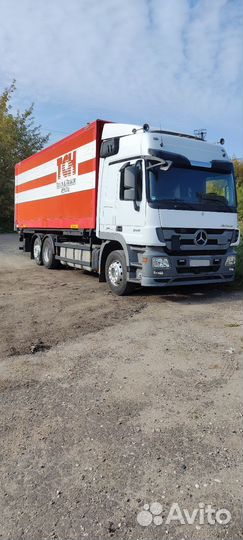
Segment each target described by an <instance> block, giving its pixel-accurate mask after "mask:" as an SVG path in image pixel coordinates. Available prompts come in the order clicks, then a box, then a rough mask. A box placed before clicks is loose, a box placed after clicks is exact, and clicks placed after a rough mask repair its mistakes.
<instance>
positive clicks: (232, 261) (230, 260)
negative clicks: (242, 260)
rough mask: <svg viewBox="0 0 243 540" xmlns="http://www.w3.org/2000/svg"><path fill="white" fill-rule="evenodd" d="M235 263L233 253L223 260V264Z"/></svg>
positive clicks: (230, 264) (233, 264)
mask: <svg viewBox="0 0 243 540" xmlns="http://www.w3.org/2000/svg"><path fill="white" fill-rule="evenodd" d="M235 264H236V256H235V255H229V257H227V259H226V261H225V266H235Z"/></svg>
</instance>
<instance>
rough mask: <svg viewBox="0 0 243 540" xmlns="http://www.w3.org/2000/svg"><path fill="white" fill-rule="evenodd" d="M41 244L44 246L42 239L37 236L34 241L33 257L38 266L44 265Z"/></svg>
mask: <svg viewBox="0 0 243 540" xmlns="http://www.w3.org/2000/svg"><path fill="white" fill-rule="evenodd" d="M41 244H42V241H41V237H40V236H37V237H36V238H35V240H34V245H33V257H34V260H35V262H36V264H38V266H41V265H42V264H43V261H42V254H41Z"/></svg>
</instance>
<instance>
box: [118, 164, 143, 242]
mask: <svg viewBox="0 0 243 540" xmlns="http://www.w3.org/2000/svg"><path fill="white" fill-rule="evenodd" d="M119 165H120V166H119V169H118V171H117V193H116V230H117V231H119V232H121V233H122V234H123V236H124V238H125V240H126V242H127V243H130V244H132V243H134V244H136V243H138V244H141V243H142V238H143V227H144V225H145V208H146V205H145V200H146V196H145V181H144V178H145V175H144V161H143V160H142V159H140V160H137V159H136V160H132V159H131V160H129V161H128V162H125V163H120V164H119ZM130 165H131V166H135V167H136V168H137V171H138V177H137V181H136V200H127V199H126V195H125V193H126V189H125V186H124V169H125V168H126V167H128V166H130Z"/></svg>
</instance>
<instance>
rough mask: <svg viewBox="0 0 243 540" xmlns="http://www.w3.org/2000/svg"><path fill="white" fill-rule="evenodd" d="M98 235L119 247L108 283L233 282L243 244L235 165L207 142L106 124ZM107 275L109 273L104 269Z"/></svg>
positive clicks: (118, 287) (120, 286)
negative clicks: (237, 248)
mask: <svg viewBox="0 0 243 540" xmlns="http://www.w3.org/2000/svg"><path fill="white" fill-rule="evenodd" d="M96 236H97V238H98V239H100V240H101V241H102V242H103V247H105V245H108V244H109V243H110V242H113V243H114V242H115V243H117V248H118V249H117V250H115V255H114V257H113V258H112V256H111V255H110V256H109V263H110V266H109V267H108V268H106V279H107V280H108V281H109V284H110V286H111V288H112V290H114V292H117V294H123V289H124V279H125V278H124V273H125V272H124V268H123V265H122V264H121V260H119V257H118V255H117V254H116V251H121V250H123V252H124V256H125V259H126V282H127V283H140V284H141V285H145V286H153V287H155V286H156V287H158V286H168V285H189V284H196V283H217V282H220V283H223V282H228V281H232V280H233V279H234V274H235V261H236V256H235V251H234V247H235V246H236V245H237V244H238V243H239V229H238V226H237V201H236V187H235V178H234V171H233V164H232V162H231V161H230V159H229V157H228V155H227V153H226V151H225V149H224V148H223V147H222V146H221V145H218V144H209V143H207V142H206V141H205V140H203V139H201V138H200V137H195V136H192V135H186V134H182V133H174V132H168V131H162V130H160V129H155V128H149V126H148V125H146V124H145V125H144V126H143V127H141V126H136V125H126V124H112V123H110V124H109V123H107V124H105V125H104V127H103V133H102V144H101V152H100V167H99V183H98V207H97V228H96ZM101 273H102V272H101Z"/></svg>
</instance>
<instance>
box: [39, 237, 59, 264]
mask: <svg viewBox="0 0 243 540" xmlns="http://www.w3.org/2000/svg"><path fill="white" fill-rule="evenodd" d="M42 260H43V264H44V266H45V267H46V268H51V269H52V268H58V267H59V265H60V263H59V261H57V260H56V259H55V253H54V247H53V243H52V240H51V238H48V237H47V238H45V240H44V243H43V248H42Z"/></svg>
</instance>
